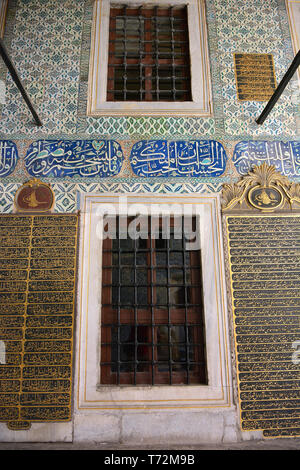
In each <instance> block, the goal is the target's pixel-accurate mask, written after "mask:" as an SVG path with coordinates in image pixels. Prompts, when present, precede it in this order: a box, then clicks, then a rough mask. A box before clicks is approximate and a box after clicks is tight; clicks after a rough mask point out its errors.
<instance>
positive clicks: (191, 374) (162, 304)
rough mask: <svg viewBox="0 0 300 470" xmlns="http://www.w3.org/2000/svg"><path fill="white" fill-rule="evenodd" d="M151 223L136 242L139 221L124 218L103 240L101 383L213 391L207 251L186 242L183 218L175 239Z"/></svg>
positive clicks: (173, 222)
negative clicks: (133, 228) (130, 231)
mask: <svg viewBox="0 0 300 470" xmlns="http://www.w3.org/2000/svg"><path fill="white" fill-rule="evenodd" d="M147 221H148V223H147V227H148V230H147V233H143V235H142V237H141V238H137V239H132V238H130V237H128V235H127V227H129V224H130V222H132V220H131V219H130V218H127V217H126V218H125V217H118V218H117V223H116V227H117V230H116V232H115V235H116V236H115V237H114V238H109V233H108V237H107V238H106V239H105V240H103V253H102V255H103V264H102V318H101V383H102V384H115V385H137V384H151V385H159V384H167V385H173V384H187V385H188V384H206V383H207V378H206V361H205V345H204V325H203V302H202V275H201V256H200V250H199V249H197V250H188V249H187V242H186V239H185V236H181V238H179V235H178V233H180V234H183V233H184V230H185V228H184V219H183V217H176V218H175V217H172V218H171V219H170V225H169V236H168V237H166V236H165V234H164V231H163V230H162V220H159V223H158V224H157V220H156V221H154V219H153V218H150V217H149V218H148V219H147ZM192 224H193V231H194V230H195V227H196V217H193V218H192ZM122 227H123V228H122ZM154 233H155V237H154V236H153V234H154Z"/></svg>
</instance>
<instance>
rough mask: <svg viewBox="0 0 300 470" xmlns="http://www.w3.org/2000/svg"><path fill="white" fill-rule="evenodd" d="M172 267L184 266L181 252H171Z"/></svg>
mask: <svg viewBox="0 0 300 470" xmlns="http://www.w3.org/2000/svg"><path fill="white" fill-rule="evenodd" d="M170 265H177V266H182V265H183V253H181V252H180V251H170Z"/></svg>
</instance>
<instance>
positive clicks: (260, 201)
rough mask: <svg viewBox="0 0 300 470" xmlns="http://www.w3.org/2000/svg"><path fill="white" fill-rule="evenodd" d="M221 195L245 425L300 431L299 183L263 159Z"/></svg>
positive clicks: (277, 432)
mask: <svg viewBox="0 0 300 470" xmlns="http://www.w3.org/2000/svg"><path fill="white" fill-rule="evenodd" d="M222 195H223V214H224V215H225V220H226V226H227V240H228V253H229V267H230V278H231V293H232V308H233V319H234V330H235V335H234V336H235V343H236V344H235V346H236V348H235V349H236V361H237V369H238V391H239V401H240V413H241V427H242V430H244V431H251V430H262V431H263V435H264V436H265V437H288V436H290V437H291V436H299V435H300V417H299V413H298V409H299V393H298V390H299V377H300V376H299V371H300V361H299V359H297V358H298V355H295V350H297V348H298V346H299V345H300V329H299V316H300V297H299V292H300V276H299V272H300V257H299V253H300V238H299V233H300V184H295V183H290V182H289V180H288V178H287V177H285V176H283V175H281V174H280V173H278V172H276V170H275V168H274V166H268V165H267V164H266V163H263V164H262V165H261V166H260V167H258V166H255V167H254V169H253V171H252V172H250V173H249V174H248V175H246V176H244V177H243V178H241V180H240V181H239V182H237V183H236V184H233V185H224V186H223V193H222ZM250 210H251V212H250ZM227 212H228V214H227Z"/></svg>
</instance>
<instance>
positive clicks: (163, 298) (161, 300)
mask: <svg viewBox="0 0 300 470" xmlns="http://www.w3.org/2000/svg"><path fill="white" fill-rule="evenodd" d="M156 303H157V305H166V304H167V303H168V289H167V288H166V287H156Z"/></svg>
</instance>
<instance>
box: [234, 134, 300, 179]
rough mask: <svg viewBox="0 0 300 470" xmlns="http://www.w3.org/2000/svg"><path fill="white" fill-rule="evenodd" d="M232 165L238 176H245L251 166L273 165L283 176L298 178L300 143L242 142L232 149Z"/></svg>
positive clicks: (299, 174) (299, 170) (299, 171)
mask: <svg viewBox="0 0 300 470" xmlns="http://www.w3.org/2000/svg"><path fill="white" fill-rule="evenodd" d="M232 161H233V162H234V165H235V167H236V169H237V171H238V173H239V174H240V175H245V174H247V173H248V171H250V170H251V168H252V166H253V165H260V164H262V163H266V164H268V165H274V167H275V168H276V170H277V171H279V172H280V173H282V174H283V175H285V176H289V177H291V176H299V177H300V142H297V141H294V142H293V141H291V142H280V141H274V142H268V141H254V140H253V141H251V140H248V141H243V142H239V143H238V144H237V145H236V146H235V149H234V153H233V159H232Z"/></svg>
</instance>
